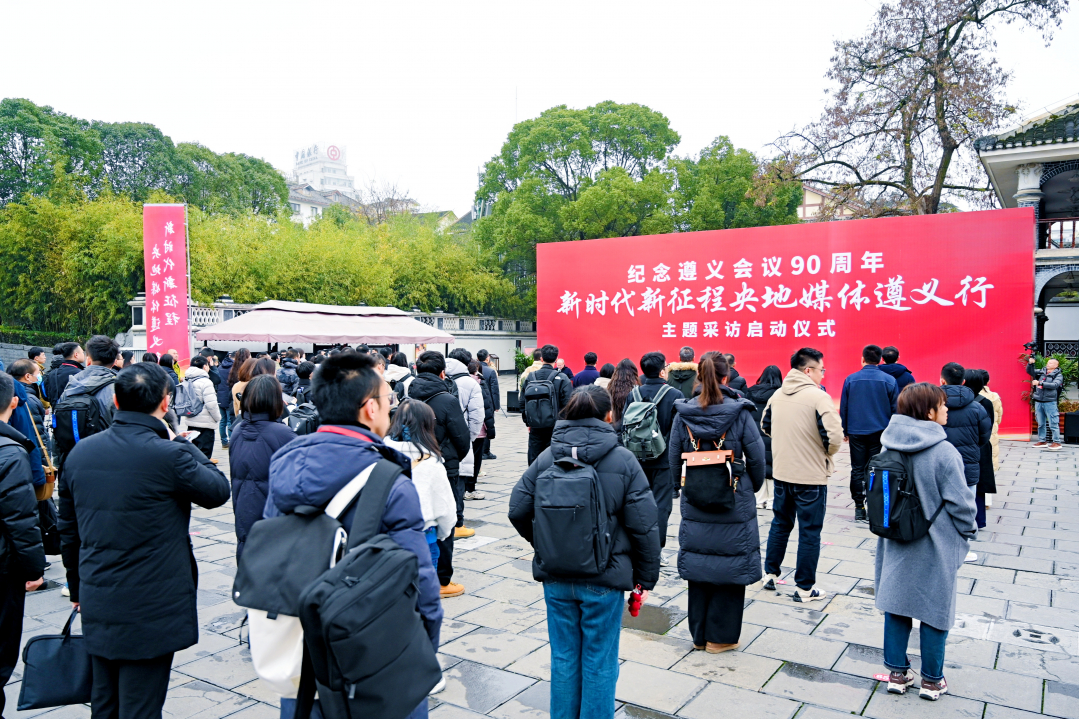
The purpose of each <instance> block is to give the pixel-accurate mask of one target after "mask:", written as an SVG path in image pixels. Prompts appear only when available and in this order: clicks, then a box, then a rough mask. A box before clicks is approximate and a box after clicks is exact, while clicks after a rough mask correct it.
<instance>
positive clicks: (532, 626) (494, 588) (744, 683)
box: [7, 415, 1079, 719]
mask: <svg viewBox="0 0 1079 719" xmlns="http://www.w3.org/2000/svg"><path fill="white" fill-rule="evenodd" d="M526 437H527V435H526V433H525V431H524V428H523V425H522V424H521V422H520V418H519V416H517V415H510V418H509V419H506V418H504V417H502V416H501V415H500V416H499V422H498V438H497V439H496V440H495V441H494V447H493V451H494V452H495V453H496V454H497V455H498V459H497V460H496V461H493V462H489V463H487V464H486V465H485V471H486V475H485V476H483V477H481V478H480V481H481V484H480V489H481V490H482V491H483V492H485V493H486V495H487V498H486V499H485V500H484V501H477V502H469V503H468V505H467V508H466V516H467V519H466V523H467V524H468V525H469V526H472V527H474V528H475V529H476V537H475V538H472V539H469V540H463V541H461V542H459V543H458V545H457V546H458V549H457V551H455V555H454V556H455V559H456V565H457V573H456V574H455V580H457V581H460V582H462V583H463V584H464V585H465V587H466V588H467V593H466V594H465V595H464V596H461V597H457V598H454V599H449V600H446V601H445V602H444V607H445V612H446V620H445V622H444V624H443V627H442V651H441V652H440V658H441V661H442V665H443V667H444V669H445V671H446V677H447V680H448V686H447V688H446V690H445V691H444V692H442V693H440V694H438V695H437V697H436V698H433V699H432V700H431V707H432V712H431V716H432V719H467V718H469V717H473V718H478V717H481V716H490V717H499V718H501V719H510V718H511V717H543V716H546V715H547V710H548V701H549V696H548V695H549V683H548V682H549V679H550V658H549V656H550V655H549V650H548V645H547V629H546V622H545V612H544V605H543V591H542V588H541V587H540V585H538V584H537V583H535V582H534V581H532V574H531V568H530V557H531V551H530V549H529V547H528V545H527V544H526V543H525V542H524V541H523V540H521V539H520V538H519V537H517V535H516V533H515V532H514V530H513V528H512V527H511V526H510V525H509V522H508V520H507V519H506V511H507V504H508V499H509V493H510V490H511V489H512V487H513V484H514V483H515V482H516V481H517V479H518V478H519V476H520V474H521V472H522V471H523V469H524V466H525V443H526ZM1001 453H1002V461H1003V468H1002V470H1001V472H1000V473H999V475H998V478H997V483H998V487H999V491H1000V494H998V495H997V498H996V501H995V506H994V507H993V509H991V510H990V518H989V526H988V527H987V528H986V530H984V531H983V532H982V535H981V538H980V541H978V542H976V543H975V544H974V550H975V551H976V552H978V554H979V559H978V561H977V563H976V564H973V565H966V566H964V567H963V569H962V570H961V571H960V579H959V597H958V617H957V622H956V626H955V627H954V628H953V630H952V632H951V635H950V637H949V640H948V653H947V665H946V667H947V668H946V676H947V678H948V680H949V686H950V689H951V692H952V694H951V695H950V696H946V697H944V698H943V699H942V700H941V701H940V702H938V703H936V704H931V703H929V702H924V701H922V700H920V699H918V697H917V694H916V693H913V694H908V695H907V696H904V697H896V696H891V695H889V694H887V692H885V691H884V690H883V688H882V687H881V685H880V684H879V683H878V682H876V681H875V680H874V679H873V675H874V674H875V673H878V672H881V671H883V666H882V664H881V646H882V637H883V621H882V616H881V615H880V614H879V613H878V612H877V611H876V609H875V608H874V606H873V553H874V550H875V547H876V538H875V537H873V536H872V535H870V533H869V531H868V529H867V528H866V527H865V526H864V525H856V524H854V522H853V521H852V517H853V509H852V507H851V503H850V499H849V495H848V492H847V489H846V483H847V476H848V472H849V461H848V458H847V455H846V454H845V453H844V454H842V455H841V456H840V462H839V464H840V468H839V471H838V472H837V474H836V475H835V476H834V477H833V478H832V481H831V482H830V484H829V491H830V499H829V506H828V517H827V519H826V521H825V526H824V534H823V541H824V543H825V546H824V547H823V548H822V550H821V559H820V565H819V573H818V580H819V583H818V585H817V586H818V587H819V588H821V589H823V590H824V591H826V592H828V593H829V595H830V597H829V599H828V600H827V601H824V602H820V603H818V604H814V605H810V606H809V607H805V606H802V605H799V604H795V603H794V602H792V600H791V599H790V597H789V596H788V595H789V591H790V589H791V588H792V586H793V584H786V585H784V586H783V587H782V588H781V591H780V592H779V593H778V594H777V593H773V592H764V591H762V590H760V585H759V584H758V585H756V586H753V587H750V588H749V590H748V592H747V597H746V603H747V605H746V610H745V625H744V627H743V630H742V636H741V648H740V649H739V650H738V651H736V652H730V653H727V654H722V655H717V656H713V655H708V654H704V653H701V652H693V651H692V645H691V642H690V638H689V633H688V631H687V628H686V620H685V616H686V592H685V589H686V585H685V582H683V581H681V580H680V579H679V578H678V576H677V573H676V572H675V570H674V566H673V565H674V562H673V561H672V566H671V567H670V568H665V569H664V570H663V576H662V579H661V581H660V583H659V584H658V585H657V587H656V589H655V591H654V592H653V593H652V597H651V598H650V600H649V604H648V605H646V607H645V609H644V610H643V612H642V614H641V617H639V618H638V619H637V620H634V621H633V622H632V623H631V622H630V621H629V619H628V615H627V618H626V619H627V621H626V622H625V627H624V628H623V630H622V637H621V649H620V656H621V658H622V660H623V663H622V666H621V675H620V678H619V683H618V690H617V699H618V702H619V710H618V711H619V716H624V717H642V718H655V717H665V716H668V715H677V716H679V717H686V718H687V719H697V718H700V719H706V718H709V717H713V716H715V715H716V714H717V713H719V712H728V713H730V712H733V713H734V715H736V716H742V717H769V719H785V718H789V717H793V716H795V715H797V716H798V718H799V719H826V718H828V717H839V716H841V715H844V714H860V715H864V716H868V717H876V718H877V719H899V718H901V717H925V718H928V719H931V718H932V717H984V718H985V719H1019V718H1021V717H1032V716H1034V715H1035V714H1039V713H1044V714H1046V715H1050V716H1056V717H1079V658H1077V655H1079V531H1077V530H1079V517H1077V513H1076V509H1077V508H1079V465H1077V463H1079V450H1077V449H1076V448H1073V447H1069V448H1067V449H1066V450H1065V451H1063V452H1058V453H1047V452H1039V451H1037V450H1032V449H1030V448H1029V444H1028V443H1026V442H1008V441H1005V442H1002V447H1001ZM217 454H218V456H219V459H220V460H221V466H222V468H223V469H224V470H225V471H226V473H227V471H228V470H227V461H228V458H227V453H223V452H221V451H220V450H219V451H218V452H217ZM193 514H194V518H193V520H192V524H191V534H192V537H191V539H192V542H193V543H194V546H195V554H196V557H197V558H198V562H199V620H200V623H201V627H202V635H201V640H200V642H199V644H198V645H197V646H194V647H191V648H190V649H188V650H186V651H184V652H181V653H180V654H178V655H177V657H176V660H175V662H174V665H173V667H174V668H173V678H172V683H171V685H170V690H169V698H168V701H167V702H166V704H165V714H166V716H168V717H171V718H173V719H195V718H197V719H216V718H217V717H224V716H231V717H237V719H240V718H242V719H262V718H263V717H265V718H266V719H269V718H270V717H275V716H277V710H276V704H275V697H274V696H273V695H272V694H271V693H270V692H268V691H267V690H266V689H264V688H263V687H261V686H260V683H259V680H258V679H257V678H256V677H255V674H254V672H253V671H252V669H251V663H250V659H249V655H248V649H247V646H246V644H241V641H240V637H239V629H238V627H239V624H240V620H241V618H242V617H243V612H242V610H240V609H239V608H238V607H236V606H235V605H234V604H232V602H231V601H230V600H229V595H228V592H229V590H230V587H231V584H232V576H233V574H234V572H235V561H234V554H235V546H234V545H235V536H234V534H233V525H232V510H231V508H230V507H229V506H228V505H226V506H225V507H222V508H220V509H216V510H201V509H197V510H195V511H194V513H193ZM770 515H771V512H764V511H761V512H759V517H760V525H761V540H762V544H763V542H764V541H765V540H766V539H767V532H768V523H769V522H770ZM677 520H678V514H677V504H676V505H675V515H674V516H673V517H672V522H671V526H670V529H669V533H670V537H669V538H668V543H667V548H666V550H665V554H666V555H668V556H669V557H671V558H672V560H673V557H674V554H675V552H676V551H677V544H678V543H677V532H678V521H677ZM796 551H797V546H796V544H795V542H793V541H792V542H791V545H790V546H789V548H788V554H787V559H788V562H790V563H793V558H794V556H795V552H796ZM762 552H763V550H762ZM792 569H793V567H791V568H788V569H787V570H786V571H788V572H789V571H792ZM47 576H48V577H49V578H51V579H59V580H60V581H61V582H62V581H63V577H62V570H61V569H60V567H59V561H58V558H56V559H55V560H54V566H53V567H52V568H51V569H50V570H49V572H48V574H47ZM68 607H69V604H68V602H67V600H66V599H65V598H64V597H62V596H61V595H60V590H59V589H58V588H53V589H51V590H48V591H43V592H39V593H37V594H35V595H33V596H31V597H29V598H28V599H27V608H26V614H27V618H26V626H25V634H24V639H25V638H26V637H30V636H33V635H35V634H42V633H54V632H58V631H59V629H60V627H61V626H62V624H63V622H64V621H65V620H66V618H67V616H68V612H69V609H68ZM76 626H77V625H76ZM245 633H246V630H245ZM917 652H918V646H917V632H915V633H914V634H913V635H912V647H911V655H912V661H913V663H914V666H915V668H916V669H917V667H918V657H917V656H916V654H917ZM21 669H22V668H21V666H20V667H19V669H17V670H16V673H15V675H14V676H13V677H12V680H11V682H10V683H9V684H8V687H7V697H8V701H9V706H11V707H14V703H15V700H16V696H17V695H18V691H19V680H20V678H21ZM46 713H48V714H49V715H50V717H52V718H55V719H67V717H85V716H88V715H89V709H88V708H86V707H82V706H79V707H68V708H64V709H58V710H54V711H52V712H46ZM34 714H35V713H34V712H14V711H12V712H11V713H10V714H8V716H9V717H10V716H16V717H21V716H32V715H34Z"/></svg>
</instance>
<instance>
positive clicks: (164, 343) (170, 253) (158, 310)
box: [142, 205, 191, 367]
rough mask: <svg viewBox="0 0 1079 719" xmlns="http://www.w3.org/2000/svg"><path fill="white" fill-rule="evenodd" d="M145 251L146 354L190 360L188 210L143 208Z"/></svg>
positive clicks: (186, 361)
mask: <svg viewBox="0 0 1079 719" xmlns="http://www.w3.org/2000/svg"><path fill="white" fill-rule="evenodd" d="M142 242H143V245H142V251H143V262H144V264H145V268H146V317H145V319H144V321H145V324H146V350H147V351H148V352H156V353H157V354H158V356H160V355H162V354H164V353H166V352H169V351H172V350H175V351H177V352H178V353H179V357H176V358H175V359H176V361H177V362H179V363H180V364H182V365H183V366H185V367H186V366H187V363H188V360H190V359H191V332H190V330H189V328H188V310H187V206H186V205H143V206H142Z"/></svg>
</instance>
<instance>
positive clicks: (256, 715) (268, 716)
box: [229, 701, 281, 719]
mask: <svg viewBox="0 0 1079 719" xmlns="http://www.w3.org/2000/svg"><path fill="white" fill-rule="evenodd" d="M280 716H281V708H280V707H279V706H278V705H277V702H276V701H275V702H274V704H273V706H271V705H269V704H263V703H261V702H259V703H257V704H252V705H251V706H249V707H247V708H246V709H241V710H240V711H238V712H236V713H235V714H229V719H279V717H280Z"/></svg>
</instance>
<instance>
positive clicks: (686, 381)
mask: <svg viewBox="0 0 1079 719" xmlns="http://www.w3.org/2000/svg"><path fill="white" fill-rule="evenodd" d="M696 381H697V363H696V362H671V363H670V364H669V365H667V384H669V385H670V386H671V387H674V388H675V389H677V390H680V391H681V392H682V396H683V397H692V396H693V384H694V383H695V382H696Z"/></svg>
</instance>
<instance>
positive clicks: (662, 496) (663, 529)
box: [641, 458, 674, 548]
mask: <svg viewBox="0 0 1079 719" xmlns="http://www.w3.org/2000/svg"><path fill="white" fill-rule="evenodd" d="M641 469H642V470H644V476H645V477H647V478H648V486H649V487H651V488H652V496H653V497H655V499H656V509H657V510H658V514H659V516H658V522H659V546H660V548H663V547H665V546H667V522H668V520H670V518H671V509H672V508H673V503H674V484H673V483H672V482H671V468H670V465H668V464H667V462H666V458H664V461H663V463H662V464H661V465H659V466H656V467H649V466H647V465H643V464H642V465H641Z"/></svg>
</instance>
